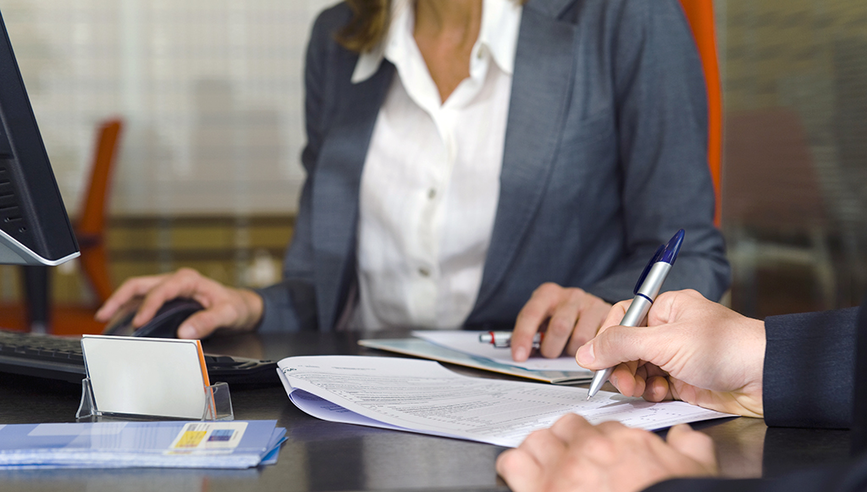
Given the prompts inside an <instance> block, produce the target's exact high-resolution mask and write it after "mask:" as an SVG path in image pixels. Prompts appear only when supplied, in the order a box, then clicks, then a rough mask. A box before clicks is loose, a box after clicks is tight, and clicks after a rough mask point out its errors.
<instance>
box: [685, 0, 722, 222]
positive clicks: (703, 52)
mask: <svg viewBox="0 0 867 492" xmlns="http://www.w3.org/2000/svg"><path fill="white" fill-rule="evenodd" d="M680 3H681V5H682V6H683V11H684V13H685V14H686V18H687V20H688V21H689V25H690V27H691V28H692V34H693V37H694V38H695V44H696V46H697V47H698V54H699V56H700V57H701V64H702V68H703V69H704V78H705V83H706V84H707V99H708V101H707V102H708V104H707V109H708V139H707V162H708V166H709V167H710V174H711V177H712V178H713V187H714V194H715V195H716V214H715V217H714V220H715V221H716V225H717V226H719V225H720V217H721V215H720V214H721V209H722V206H721V205H722V204H721V197H722V195H721V193H720V190H721V185H722V180H721V178H722V137H723V135H722V132H723V108H722V84H721V82H720V72H719V60H718V58H717V51H716V28H715V24H714V15H713V1H712V0H680Z"/></svg>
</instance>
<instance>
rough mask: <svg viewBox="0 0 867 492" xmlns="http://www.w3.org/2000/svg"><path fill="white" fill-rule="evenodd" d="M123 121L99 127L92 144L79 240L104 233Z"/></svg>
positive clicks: (112, 121) (78, 225)
mask: <svg viewBox="0 0 867 492" xmlns="http://www.w3.org/2000/svg"><path fill="white" fill-rule="evenodd" d="M122 128H123V121H122V120H121V119H119V118H114V119H109V120H106V121H105V122H103V123H102V125H101V126H100V128H99V134H98V136H97V141H96V149H95V154H94V156H93V167H92V168H91V170H90V179H89V181H88V187H87V191H86V193H85V195H84V203H83V204H82V207H81V210H79V213H78V220H77V221H76V233H77V234H78V235H79V236H80V238H79V240H82V239H84V240H86V239H85V238H86V237H87V236H94V235H97V236H98V235H101V234H102V233H103V231H104V230H105V216H106V213H105V212H106V204H107V202H108V197H109V193H110V192H111V172H112V169H113V167H114V161H115V159H116V158H117V153H118V152H117V150H118V148H119V146H118V145H117V143H118V139H119V137H120V132H121V130H122Z"/></svg>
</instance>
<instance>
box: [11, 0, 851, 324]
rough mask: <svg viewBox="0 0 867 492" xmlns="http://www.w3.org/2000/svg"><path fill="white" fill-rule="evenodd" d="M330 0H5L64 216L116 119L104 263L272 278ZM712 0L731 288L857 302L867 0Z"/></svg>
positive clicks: (82, 288)
mask: <svg viewBox="0 0 867 492" xmlns="http://www.w3.org/2000/svg"><path fill="white" fill-rule="evenodd" d="M530 1H532V0H530ZM708 1H710V0H708ZM330 3H333V2H331V1H330V0H244V1H242V0H183V1H180V2H178V1H169V0H5V1H4V2H3V3H2V5H0V11H2V14H3V16H4V19H5V22H6V25H7V28H8V30H9V33H10V36H11V38H12V40H13V44H14V47H15V50H16V54H17V56H18V61H19V64H20V66H21V70H22V72H23V76H24V79H25V82H26V84H27V87H28V90H29V92H30V97H31V100H32V103H33V106H34V111H35V113H36V116H37V118H38V120H39V124H40V128H41V130H42V134H43V138H44V140H45V143H46V146H47V148H48V152H49V155H50V156H51V158H52V163H53V165H54V168H55V172H56V175H57V179H58V181H59V185H60V188H61V192H62V193H63V196H64V199H65V201H66V203H67V206H68V208H69V211H70V214H71V215H72V216H73V217H74V216H75V215H76V214H77V213H78V211H79V205H78V204H79V203H80V202H81V200H82V199H83V196H82V195H83V193H84V190H85V189H86V183H85V181H86V179H87V175H88V169H89V166H90V165H91V161H92V158H93V152H94V139H95V130H96V128H97V126H98V125H99V123H100V122H101V121H103V120H105V119H106V118H109V117H120V118H122V119H123V120H124V122H125V127H124V131H123V135H122V139H121V153H120V156H119V159H118V161H117V165H116V172H115V175H114V178H113V187H112V195H111V202H110V209H109V214H110V221H109V252H110V260H111V265H110V268H111V272H112V278H113V280H114V282H115V283H119V282H120V281H122V280H123V279H124V278H126V277H127V276H129V275H135V274H143V273H153V272H160V271H170V270H173V269H175V268H177V267H179V266H193V267H195V268H198V269H199V270H201V271H203V272H204V273H206V274H208V275H211V276H213V277H215V278H217V279H218V280H221V281H223V282H227V283H230V284H234V285H262V284H266V283H269V282H271V281H274V280H276V279H277V276H279V261H280V256H281V255H282V251H283V248H284V246H285V244H286V242H287V241H288V239H289V238H290V236H291V229H292V221H293V214H294V211H295V209H296V204H297V200H298V192H299V189H300V186H301V183H302V180H303V177H304V174H303V171H302V169H301V167H300V164H299V158H298V156H299V153H300V151H301V148H302V146H303V143H304V134H303V128H302V97H303V94H302V84H301V74H302V66H303V54H304V47H305V44H306V38H307V35H308V33H309V29H310V24H311V22H312V20H313V18H314V16H315V14H316V13H317V12H318V11H319V10H321V9H322V8H323V7H325V6H326V5H328V4H330ZM714 8H715V12H716V23H717V39H718V47H719V57H720V63H721V69H722V73H723V77H722V78H723V88H724V106H725V116H726V119H725V145H724V164H723V198H722V228H723V231H724V233H725V235H726V238H727V241H728V245H729V248H730V255H731V260H732V263H733V266H734V271H735V283H734V285H733V288H732V292H731V298H730V302H731V304H732V306H733V307H734V308H735V309H737V310H739V311H742V312H744V313H747V314H751V315H754V316H766V315H769V314H776V313H782V312H791V311H806V310H814V309H822V308H833V307H838V306H849V305H856V304H858V302H859V301H860V298H861V296H862V295H863V294H864V292H865V285H867V193H865V191H867V2H864V1H863V0H858V1H855V0H715V1H714ZM19 275H20V272H19V271H18V270H17V269H15V268H10V267H2V268H0V300H2V301H5V302H15V301H16V300H18V299H20V297H21V296H20V278H19ZM53 291H54V297H55V299H56V300H58V301H59V302H70V303H80V302H84V303H87V302H90V303H92V302H93V295H92V293H91V292H89V291H88V288H87V285H86V284H85V283H84V282H83V281H82V279H81V278H80V275H78V273H77V272H76V269H75V266H74V265H72V266H67V267H65V268H62V269H57V270H56V271H55V272H53Z"/></svg>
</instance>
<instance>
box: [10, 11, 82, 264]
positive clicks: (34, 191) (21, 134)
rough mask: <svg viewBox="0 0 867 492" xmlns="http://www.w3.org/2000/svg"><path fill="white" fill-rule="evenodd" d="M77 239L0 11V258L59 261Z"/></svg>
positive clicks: (70, 253) (72, 253) (70, 251)
mask: <svg viewBox="0 0 867 492" xmlns="http://www.w3.org/2000/svg"><path fill="white" fill-rule="evenodd" d="M76 256H78V243H77V242H76V240H75V234H74V232H73V230H72V226H71V225H70V223H69V217H68V216H67V215H66V209H65V208H64V206H63V200H62V199H61V197H60V190H59V189H58V188H57V182H56V181H55V179H54V173H53V172H52V170H51V164H50V163H49V161H48V153H47V152H46V151H45V145H44V144H43V143H42V136H41V135H40V134H39V128H38V127H37V126H36V118H35V116H34V115H33V109H32V108H31V106H30V100H29V99H28V98H27V91H26V90H25V89H24V80H23V79H22V78H21V72H20V71H19V70H18V63H17V62H16V61H15V54H14V53H13V52H12V44H11V43H10V41H9V34H8V33H7V32H6V26H5V24H4V23H3V16H2V14H0V264H14V265H51V266H53V265H59V264H60V263H63V262H65V261H67V260H70V259H72V258H75V257H76Z"/></svg>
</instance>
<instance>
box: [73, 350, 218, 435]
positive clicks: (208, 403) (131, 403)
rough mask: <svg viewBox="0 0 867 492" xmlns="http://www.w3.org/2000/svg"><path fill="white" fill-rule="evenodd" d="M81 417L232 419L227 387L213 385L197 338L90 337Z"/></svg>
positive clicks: (79, 415)
mask: <svg viewBox="0 0 867 492" xmlns="http://www.w3.org/2000/svg"><path fill="white" fill-rule="evenodd" d="M81 347H82V352H83V353H84V364H85V368H86V371H87V377H86V378H85V379H84V380H82V383H81V384H82V394H81V404H80V406H79V408H78V412H77V413H76V415H75V416H76V418H77V419H79V420H81V419H89V420H102V419H148V420H154V419H184V420H233V419H234V414H233V410H232V400H231V396H230V394H229V386H228V385H227V384H226V383H217V384H214V385H211V384H210V382H209V380H208V372H207V368H206V366H205V360H204V354H203V353H202V346H201V343H200V342H199V341H198V340H178V339H164V338H140V337H117V336H98V335H85V336H84V337H82V340H81Z"/></svg>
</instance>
